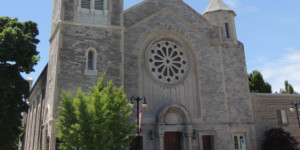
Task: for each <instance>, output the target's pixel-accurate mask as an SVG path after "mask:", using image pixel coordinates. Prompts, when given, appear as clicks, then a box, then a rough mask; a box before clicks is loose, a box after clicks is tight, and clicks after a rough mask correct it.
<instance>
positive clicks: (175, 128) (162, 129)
mask: <svg viewBox="0 0 300 150" xmlns="http://www.w3.org/2000/svg"><path fill="white" fill-rule="evenodd" d="M156 132H157V149H159V150H168V149H172V150H175V149H174V147H176V148H177V149H178V150H190V149H192V132H193V131H192V121H191V116H190V113H189V112H188V110H187V109H186V108H185V107H184V106H182V105H180V104H177V103H167V104H164V105H163V106H161V107H160V109H159V110H158V113H157V115H156ZM175 145H176V146H175ZM177 149H176V150H177Z"/></svg>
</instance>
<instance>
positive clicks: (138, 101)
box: [130, 96, 148, 149]
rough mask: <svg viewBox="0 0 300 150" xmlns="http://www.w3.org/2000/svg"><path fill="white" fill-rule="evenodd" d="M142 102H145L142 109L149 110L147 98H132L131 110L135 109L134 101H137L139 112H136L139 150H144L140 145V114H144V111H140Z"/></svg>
mask: <svg viewBox="0 0 300 150" xmlns="http://www.w3.org/2000/svg"><path fill="white" fill-rule="evenodd" d="M141 100H144V102H143V104H142V107H143V108H147V107H148V105H147V102H146V98H145V97H133V96H132V97H131V98H130V107H131V108H133V101H136V108H137V111H136V117H137V134H138V136H137V145H136V146H137V149H143V148H142V145H140V141H141V139H140V126H139V125H140V121H141V120H140V117H139V115H140V113H142V111H141V110H140V101H141Z"/></svg>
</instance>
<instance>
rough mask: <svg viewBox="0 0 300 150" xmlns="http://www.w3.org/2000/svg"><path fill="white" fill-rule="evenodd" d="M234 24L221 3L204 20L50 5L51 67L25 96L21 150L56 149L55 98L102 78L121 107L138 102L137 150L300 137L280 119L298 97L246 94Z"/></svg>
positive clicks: (80, 3)
mask: <svg viewBox="0 0 300 150" xmlns="http://www.w3.org/2000/svg"><path fill="white" fill-rule="evenodd" d="M235 16H236V14H235V12H234V11H233V10H232V9H230V8H229V7H227V6H226V5H225V4H224V3H223V2H222V0H211V1H210V3H209V5H208V6H207V8H206V10H205V11H204V12H203V14H200V13H199V12H197V11H195V10H193V9H192V8H191V7H190V6H188V5H187V4H186V3H185V2H183V1H182V0H144V1H143V2H141V3H139V4H137V5H135V6H133V7H131V8H129V9H127V10H123V0H54V1H53V15H52V29H51V37H50V50H49V61H48V64H47V66H46V67H45V69H44V70H43V71H42V73H41V75H40V77H39V78H38V79H37V81H36V82H35V84H34V85H33V86H32V88H31V95H30V97H29V99H28V102H29V105H30V109H29V111H28V113H27V114H25V115H24V120H23V126H24V128H25V132H24V134H22V135H21V138H20V146H19V149H20V150H56V149H58V147H57V145H58V140H57V138H56V134H57V129H56V127H55V123H56V122H57V118H58V114H57V111H58V109H57V107H58V105H59V101H60V94H61V90H62V89H64V90H66V91H71V92H72V93H75V92H76V91H77V88H78V87H81V88H82V89H83V90H84V91H87V90H88V89H89V87H90V86H92V85H95V84H96V83H97V81H98V78H99V77H100V76H101V75H102V74H103V73H104V72H106V74H107V78H108V80H112V81H113V82H114V84H115V85H117V86H121V85H123V86H124V91H125V93H126V94H127V96H128V98H129V97H131V96H141V97H142V96H144V97H146V99H147V103H148V108H147V109H142V111H143V118H142V131H141V133H140V135H141V136H142V147H143V148H142V149H143V150H169V149H172V150H256V149H260V147H259V144H260V143H261V141H262V140H263V132H264V131H265V130H267V129H268V128H271V127H283V128H285V129H286V130H287V131H289V132H292V133H293V135H294V136H297V135H299V136H300V132H299V131H298V130H299V128H297V127H298V125H297V118H295V117H293V116H294V113H291V112H289V111H288V109H289V104H290V102H291V101H295V100H300V97H299V96H297V95H292V96H287V95H279V94H277V95H275V94H250V92H249V86H248V76H247V69H246V63H245V56H244V48H243V44H242V43H241V42H240V41H238V39H237V36H236V28H235ZM31 82H32V81H31ZM135 111H136V108H133V112H135ZM278 112H279V113H278ZM134 114H135V113H133V115H134ZM278 115H279V117H278ZM289 116H290V117H289ZM299 136H297V138H298V137H299ZM298 139H299V138H298ZM129 149H135V148H134V147H131V148H129Z"/></svg>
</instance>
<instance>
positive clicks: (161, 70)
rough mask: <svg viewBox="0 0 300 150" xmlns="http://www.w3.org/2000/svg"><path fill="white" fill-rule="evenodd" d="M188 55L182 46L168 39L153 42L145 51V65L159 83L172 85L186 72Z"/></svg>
mask: <svg viewBox="0 0 300 150" xmlns="http://www.w3.org/2000/svg"><path fill="white" fill-rule="evenodd" d="M188 63H189V61H188V57H187V54H186V53H185V51H184V49H183V47H182V46H180V45H178V44H176V43H174V42H172V41H168V40H163V41H159V42H157V43H154V44H153V45H152V46H151V47H150V49H148V51H147V59H146V65H147V64H148V65H147V68H148V70H149V72H151V74H152V76H153V77H154V78H155V79H156V80H158V81H159V82H161V83H164V84H168V85H172V84H177V83H180V82H181V81H183V80H184V79H185V77H186V74H187V73H188V71H189V69H188Z"/></svg>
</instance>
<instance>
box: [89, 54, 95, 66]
mask: <svg viewBox="0 0 300 150" xmlns="http://www.w3.org/2000/svg"><path fill="white" fill-rule="evenodd" d="M88 70H94V53H93V52H89V55H88Z"/></svg>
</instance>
